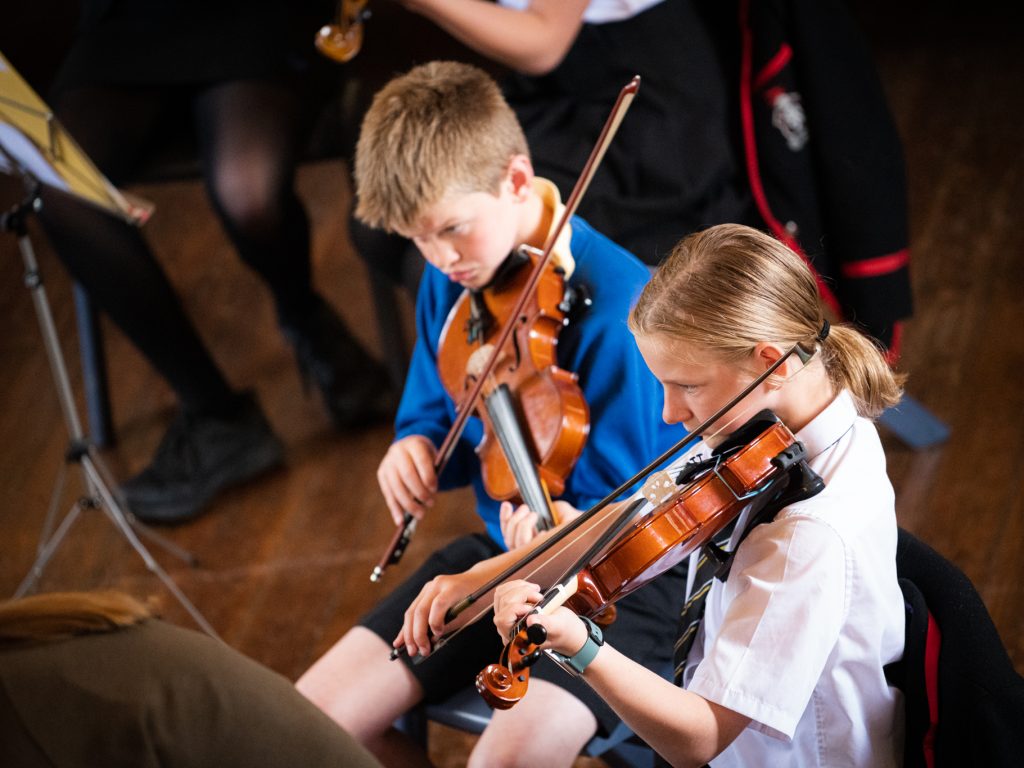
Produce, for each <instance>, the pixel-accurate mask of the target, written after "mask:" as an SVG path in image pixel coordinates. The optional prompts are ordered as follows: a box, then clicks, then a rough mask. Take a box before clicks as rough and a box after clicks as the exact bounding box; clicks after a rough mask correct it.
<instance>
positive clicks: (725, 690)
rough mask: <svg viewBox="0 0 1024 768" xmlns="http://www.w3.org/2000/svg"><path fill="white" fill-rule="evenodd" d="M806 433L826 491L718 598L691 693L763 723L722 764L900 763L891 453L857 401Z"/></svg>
mask: <svg viewBox="0 0 1024 768" xmlns="http://www.w3.org/2000/svg"><path fill="white" fill-rule="evenodd" d="M796 437H797V439H798V440H800V441H801V442H802V443H803V444H804V446H805V447H806V449H807V457H808V463H809V464H810V466H811V468H812V469H813V470H814V471H815V472H817V473H818V474H819V475H820V476H821V477H822V479H823V480H824V481H825V490H824V491H822V492H821V493H819V494H818V495H817V496H814V497H813V498H810V499H807V500H805V501H801V502H798V503H796V504H793V505H791V506H789V507H786V508H785V509H784V510H782V511H781V512H780V513H779V514H778V515H777V516H776V517H775V519H774V521H772V522H770V523H765V524H762V525H759V526H757V527H755V528H754V529H753V530H752V531H751V533H750V534H749V536H748V537H747V539H746V540H745V541H744V542H743V545H742V546H741V547H740V548H739V550H738V551H737V552H736V557H735V559H734V561H733V565H732V570H731V573H730V575H729V577H728V579H727V581H726V582H725V583H722V582H720V581H718V580H716V581H715V582H714V584H713V586H712V588H711V590H710V592H709V593H708V598H707V603H706V609H705V615H704V621H703V623H702V625H701V629H700V632H699V633H698V636H697V639H696V641H695V642H694V645H693V648H692V649H691V651H690V656H689V658H688V660H687V666H686V669H685V670H684V675H683V684H684V686H685V687H686V688H687V689H688V690H690V691H692V692H694V693H696V694H698V695H700V696H702V697H703V698H705V699H707V700H709V701H713V702H715V703H717V704H720V705H722V706H724V707H727V708H729V709H731V710H733V711H735V712H739V713H741V714H743V715H746V716H747V717H750V718H751V724H750V726H749V727H748V728H746V729H745V730H744V731H743V733H741V734H740V735H739V737H738V738H737V739H736V740H735V741H734V742H733V743H732V744H731V745H730V746H729V747H728V748H727V749H726V750H725V751H724V752H723V753H722V754H721V755H720V756H719V757H717V758H716V759H715V760H713V761H712V766H713V767H714V768H721V767H722V766H758V767H759V768H760V767H764V766H787V768H788V767H790V766H794V767H797V766H815V767H816V768H817V767H818V766H865V767H866V766H871V768H885V767H886V766H898V765H899V764H900V763H901V759H900V758H899V757H898V755H899V754H901V752H902V740H903V737H902V730H903V728H902V715H901V714H900V712H901V711H902V706H901V698H900V694H899V692H898V691H896V690H895V689H893V688H890V687H889V685H888V684H887V682H886V680H885V677H884V674H883V670H882V667H883V666H884V665H885V664H888V663H889V662H891V661H894V660H896V659H898V658H900V657H901V656H902V654H903V642H904V608H903V598H902V594H901V592H900V589H899V585H898V583H897V580H896V514H895V504H894V494H893V490H892V485H891V484H890V482H889V479H888V477H887V476H886V473H885V455H884V453H883V451H882V446H881V443H880V441H879V439H878V433H877V432H876V431H875V428H874V425H873V424H871V422H870V421H868V420H866V419H863V418H860V417H858V416H857V413H856V409H855V407H854V404H853V400H852V398H851V396H850V395H849V393H848V392H843V393H841V394H840V395H839V396H838V397H837V398H836V399H835V400H834V401H833V402H832V404H831V405H829V406H828V408H826V409H825V410H824V411H823V412H822V413H821V414H820V415H819V416H818V417H817V418H815V419H814V421H812V422H811V423H810V424H809V425H808V426H807V427H805V428H804V429H802V430H801V431H800V432H799V433H798V434H797V435H796ZM746 516H747V513H746V512H744V513H743V514H742V515H741V516H740V519H739V521H738V523H737V526H736V532H737V533H736V534H734V536H737V537H738V535H739V532H740V531H742V530H743V527H744V523H745V522H746V521H745V518H746ZM732 545H733V546H735V541H733V542H732ZM697 557H699V552H698V553H694V555H691V565H690V572H691V574H692V573H693V572H694V571H695V570H696V558H697ZM691 588H692V585H691Z"/></svg>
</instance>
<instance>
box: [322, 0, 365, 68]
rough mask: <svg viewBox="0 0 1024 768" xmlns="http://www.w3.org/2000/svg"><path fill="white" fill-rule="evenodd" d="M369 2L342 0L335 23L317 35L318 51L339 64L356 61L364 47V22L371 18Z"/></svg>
mask: <svg viewBox="0 0 1024 768" xmlns="http://www.w3.org/2000/svg"><path fill="white" fill-rule="evenodd" d="M367 2H369V0H340V2H339V3H338V13H337V16H336V18H335V20H334V22H333V23H330V24H324V25H323V26H322V27H320V29H319V30H318V31H317V33H316V38H315V39H314V41H313V44H314V45H315V46H316V49H317V50H318V51H320V53H322V54H323V55H324V56H326V57H327V58H329V59H333V60H334V61H336V62H338V63H339V64H344V63H345V62H348V61H351V60H352V59H354V58H355V56H356V54H357V53H359V50H360V48H362V47H363V22H364V21H365V20H366V19H368V18H369V17H370V11H369V10H368V9H367V7H366V4H367Z"/></svg>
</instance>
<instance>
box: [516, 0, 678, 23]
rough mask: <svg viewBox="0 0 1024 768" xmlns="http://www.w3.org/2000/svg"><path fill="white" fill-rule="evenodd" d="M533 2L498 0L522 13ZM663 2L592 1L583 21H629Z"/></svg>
mask: <svg viewBox="0 0 1024 768" xmlns="http://www.w3.org/2000/svg"><path fill="white" fill-rule="evenodd" d="M532 1H533V0H498V3H499V4H500V5H504V6H505V7H506V8H514V9H515V10H517V11H522V10H524V9H526V8H528V7H529V6H530V3H531V2H532ZM661 2H664V0H592V2H591V3H590V5H588V6H587V10H585V11H584V12H583V21H585V22H586V23H587V24H605V23H607V22H609V21H623V20H624V19H631V18H633V17H634V16H636V15H637V14H639V13H641V12H642V11H646V10H647V9H648V8H651V7H653V6H655V5H657V4H658V3H661Z"/></svg>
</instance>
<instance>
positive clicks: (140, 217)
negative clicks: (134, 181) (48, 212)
mask: <svg viewBox="0 0 1024 768" xmlns="http://www.w3.org/2000/svg"><path fill="white" fill-rule="evenodd" d="M0 147H2V148H3V149H4V150H5V153H4V154H7V155H10V156H12V157H13V158H14V160H15V161H16V162H17V164H18V166H19V168H15V169H11V168H9V166H10V161H9V159H8V158H5V156H4V154H0V170H3V171H18V170H25V171H28V172H29V173H31V174H32V175H33V176H34V177H35V178H37V179H38V180H39V181H41V182H42V183H44V184H49V185H51V186H55V187H58V188H60V189H64V190H67V191H69V192H72V193H74V194H76V195H78V196H79V197H81V198H83V199H85V200H87V201H89V202H90V203H92V204H94V205H97V206H99V207H100V208H104V209H106V210H108V211H110V212H111V213H113V214H116V215H118V216H121V217H123V218H126V219H128V220H129V221H131V222H134V223H142V222H144V221H145V220H146V219H148V218H149V215H150V214H151V213H152V211H153V206H152V205H151V204H150V203H147V202H146V201H144V200H140V199H138V198H135V197H132V198H131V199H129V198H128V197H126V196H125V194H124V193H122V192H120V191H119V190H118V189H117V188H116V187H114V185H113V184H111V183H110V182H109V181H107V179H106V177H104V176H103V174H102V173H100V171H99V169H98V168H97V167H96V166H95V165H93V163H92V161H91V160H90V159H89V158H88V157H87V156H86V154H85V153H84V152H83V151H82V150H81V148H80V147H79V146H78V145H77V144H76V143H75V141H74V139H72V138H71V136H70V135H69V134H68V133H67V131H65V130H64V128H63V127H62V126H61V124H60V122H59V121H58V120H57V119H56V118H55V117H54V115H53V112H52V110H51V109H50V108H49V107H48V106H47V105H46V102H44V101H43V100H42V99H41V98H39V96H38V95H37V94H36V92H35V91H34V90H32V87H31V86H30V85H29V84H28V83H26V82H25V80H24V79H23V78H22V77H21V75H19V74H18V73H17V71H16V70H15V69H14V67H12V66H11V63H10V62H9V61H8V60H7V59H6V58H5V57H4V55H3V54H2V53H0Z"/></svg>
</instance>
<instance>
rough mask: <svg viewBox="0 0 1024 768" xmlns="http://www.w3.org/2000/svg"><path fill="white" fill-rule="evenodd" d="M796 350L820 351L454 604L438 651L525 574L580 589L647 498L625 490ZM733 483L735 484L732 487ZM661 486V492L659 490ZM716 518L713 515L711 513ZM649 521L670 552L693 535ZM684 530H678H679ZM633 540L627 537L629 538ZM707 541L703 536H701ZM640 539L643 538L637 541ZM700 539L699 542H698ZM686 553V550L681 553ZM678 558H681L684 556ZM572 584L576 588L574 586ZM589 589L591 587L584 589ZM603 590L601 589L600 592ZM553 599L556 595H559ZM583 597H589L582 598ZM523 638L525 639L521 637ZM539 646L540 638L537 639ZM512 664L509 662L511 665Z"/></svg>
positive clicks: (623, 589) (566, 589) (655, 495)
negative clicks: (579, 580) (784, 369)
mask: <svg viewBox="0 0 1024 768" xmlns="http://www.w3.org/2000/svg"><path fill="white" fill-rule="evenodd" d="M793 354H796V355H797V356H798V357H799V358H800V359H801V360H802V361H803V363H804V364H806V363H808V362H809V361H810V359H811V357H812V356H813V354H814V350H807V349H804V348H803V347H802V346H801V345H799V344H797V345H794V346H793V347H792V348H790V349H789V350H788V351H787V352H786V353H785V354H783V355H781V356H780V357H779V359H778V360H776V361H775V362H774V363H772V364H771V365H770V366H768V367H767V368H766V369H765V370H764V371H762V372H761V374H759V375H758V376H757V377H756V378H755V379H754V380H753V381H751V382H750V383H749V384H747V386H746V387H744V388H743V390H742V391H741V392H739V393H738V394H737V395H736V396H735V397H734V398H733V399H732V400H730V401H729V402H728V403H726V404H725V405H723V406H722V407H721V408H720V409H719V410H718V411H716V412H715V413H714V414H712V415H711V416H710V417H708V419H707V420H706V421H704V422H703V423H702V424H700V425H699V426H698V427H696V428H695V429H694V430H693V431H692V432H689V433H687V434H686V435H683V437H682V438H680V439H679V440H678V441H677V442H676V443H675V445H673V446H672V447H670V448H669V449H668V450H666V451H665V452H663V453H662V454H661V455H660V456H658V457H656V458H655V459H653V460H652V461H651V462H650V463H648V464H647V466H645V467H643V468H642V469H641V470H640V471H639V472H637V473H636V474H635V475H633V476H632V477H630V478H629V479H627V480H625V481H624V482H623V483H621V484H620V485H619V486H618V487H617V488H615V489H613V490H612V491H610V492H609V493H608V495H607V496H605V497H604V498H603V499H601V500H600V501H599V502H597V504H595V505H594V506H592V507H591V508H590V509H588V510H587V511H586V512H584V513H583V514H582V515H580V516H579V517H578V518H576V519H575V520H573V521H572V522H571V523H568V524H567V525H565V526H563V527H562V528H561V529H560V530H559V531H558V532H557V533H555V534H554V535H551V536H549V537H547V538H546V539H544V540H541V541H539V542H538V543H537V544H536V545H535V546H534V547H533V548H532V549H531V550H530V551H529V552H528V553H527V554H526V555H525V556H524V557H522V558H520V559H519V560H518V561H517V562H515V563H514V564H512V565H511V566H510V567H508V568H507V569H505V570H504V571H502V572H501V573H499V574H497V575H496V576H494V577H493V578H492V579H490V580H489V581H487V582H486V583H485V584H483V585H481V586H480V587H479V588H478V589H476V590H474V591H473V592H472V593H471V594H469V595H467V596H466V597H464V598H462V599H461V600H460V601H459V602H458V603H456V604H455V605H453V606H452V607H451V608H450V609H449V610H448V613H447V614H446V615H445V629H444V632H442V633H441V634H440V635H439V636H438V637H436V638H434V642H433V647H434V650H437V649H439V648H440V647H442V646H443V645H445V644H446V643H447V642H448V641H449V640H451V639H452V638H453V637H454V636H455V635H457V634H458V633H459V632H461V631H462V629H464V628H465V627H467V626H469V625H470V624H472V623H474V622H475V621H478V620H479V619H480V618H482V617H483V616H484V615H485V614H486V613H488V612H489V611H490V609H491V607H492V605H493V600H494V591H495V589H496V588H497V587H498V586H499V585H501V584H502V583H504V582H505V581H508V580H510V579H525V580H528V581H531V582H533V583H535V584H539V585H540V586H541V588H542V589H544V590H548V589H550V588H553V587H554V588H555V590H556V592H561V593H563V594H564V597H563V601H564V599H566V598H567V597H569V595H570V594H571V593H572V592H574V591H578V585H573V584H571V583H570V582H571V580H572V579H573V578H574V577H575V576H576V574H577V573H580V572H581V571H582V570H583V569H584V567H586V566H588V565H589V564H591V563H592V562H594V561H595V560H596V559H597V558H598V556H599V555H603V553H604V550H605V547H608V546H609V545H610V544H611V543H612V542H613V541H615V540H616V538H617V537H618V536H619V535H620V534H622V533H623V532H624V531H627V529H628V526H629V525H630V523H632V522H633V517H634V515H635V513H636V511H637V509H638V508H639V507H640V506H641V505H642V504H643V502H644V500H645V499H644V498H643V497H641V498H638V499H635V500H633V501H632V502H630V503H628V504H627V503H625V502H620V503H615V500H616V499H619V498H621V497H622V496H623V494H625V493H627V492H628V491H630V490H632V489H633V488H634V487H635V486H637V484H638V483H640V482H641V481H642V480H644V479H645V478H648V476H650V475H651V474H652V473H653V472H655V470H658V469H660V468H662V467H663V466H665V465H666V464H667V463H668V462H669V461H670V460H671V459H672V458H673V457H674V456H675V455H676V454H678V453H679V452H680V451H682V450H683V449H684V448H687V447H689V446H690V445H693V444H694V443H695V442H696V440H697V439H698V438H700V437H703V436H704V434H705V433H706V432H707V431H708V430H709V429H710V427H711V426H712V425H715V424H716V423H717V422H718V421H719V420H720V419H721V418H722V417H723V416H724V415H725V414H727V413H729V412H730V411H731V410H732V409H733V408H735V407H736V405H737V404H738V403H739V402H740V401H742V400H743V399H744V398H745V397H747V395H749V394H750V393H751V392H753V391H754V390H755V389H756V388H757V387H758V386H760V385H761V384H762V383H763V382H764V381H765V380H766V379H767V378H768V377H769V376H770V375H772V374H773V373H774V372H775V371H776V370H777V369H778V368H779V366H781V365H782V364H783V363H784V362H785V361H786V360H787V359H789V357H790V356H791V355H793ZM666 487H667V488H669V489H670V490H671V489H674V488H675V483H674V482H673V483H670V484H669V485H667V486H666V484H665V483H664V482H663V481H661V480H660V479H659V480H656V481H655V482H653V483H649V484H648V485H647V486H645V488H644V495H645V496H647V497H648V498H649V499H650V500H652V503H656V504H657V505H661V504H663V503H664V502H666V501H667V500H666V499H665V491H664V489H665V488H666ZM729 487H730V488H731V486H729ZM659 488H660V489H661V490H660V491H659V490H658V489H659ZM702 514H703V517H702V518H698V519H704V518H708V519H710V517H709V516H708V515H707V513H706V511H705V512H703V513H702ZM711 517H713V516H711ZM643 520H644V521H647V522H646V523H641V522H639V521H638V522H637V525H638V526H641V527H642V528H644V529H645V530H649V531H650V534H651V535H652V536H657V537H660V539H661V542H660V543H661V544H663V545H664V547H665V549H666V551H669V552H670V551H671V550H672V549H673V547H676V546H678V545H681V544H683V543H685V542H686V541H689V539H680V538H679V537H678V536H676V538H673V533H672V531H673V530H674V529H673V526H674V524H675V523H674V518H671V517H670V518H666V519H665V521H664V522H665V523H668V525H669V528H668V530H667V532H666V529H665V528H664V527H663V525H662V524H661V523H660V522H659V523H658V524H654V519H653V518H651V517H649V516H647V515H645V517H644V518H643ZM677 533H678V532H677ZM629 540H630V539H629V538H628V537H627V540H626V541H627V542H628V541H629ZM696 541H697V542H698V543H699V541H703V538H702V537H701V538H698V539H697V540H696ZM637 543H639V542H637ZM698 543H695V544H694V546H698ZM638 551H639V550H637V549H634V544H624V545H623V549H621V552H622V553H623V557H629V558H633V557H637V556H638V555H637V553H638ZM683 556H685V555H680V556H679V558H681V557H683ZM679 558H677V559H676V561H675V562H678V559H679ZM640 560H641V561H642V563H641V565H643V564H644V563H646V565H644V566H643V567H645V568H655V569H660V570H656V572H657V573H660V572H661V571H663V570H665V569H667V568H668V567H671V565H670V564H667V563H668V561H667V560H665V559H664V555H658V554H657V553H654V554H652V553H651V552H650V551H648V552H646V554H644V555H643V556H642V557H640ZM601 564H602V567H601V568H600V569H599V573H600V574H601V577H602V578H607V577H608V575H609V574H611V573H612V570H613V569H615V568H617V567H618V566H616V565H615V563H614V561H612V560H606V559H602V560H601ZM641 570H642V568H641V567H639V566H638V565H636V564H634V565H633V566H632V571H633V572H634V574H636V575H633V576H631V577H629V578H628V579H626V580H625V581H624V582H621V583H620V585H619V589H618V592H619V594H618V595H617V596H616V599H617V598H618V597H622V596H624V595H625V594H628V592H630V591H633V589H635V588H636V585H639V583H640V581H639V578H640V575H639V573H640V571H641ZM625 572H628V571H626V570H624V569H623V570H621V571H620V578H621V573H625ZM610 581H611V579H608V580H607V582H606V584H604V585H603V589H604V592H605V594H606V596H611V595H612V594H613V593H614V591H615V590H614V589H613V588H609V587H608V583H610ZM570 587H571V591H570ZM584 593H586V590H584ZM597 594H598V595H600V592H597ZM551 599H554V598H553V597H552V598H551ZM580 599H581V600H583V599H584V598H582V597H581V598H580ZM602 601H603V600H602V598H601V597H598V598H596V599H593V600H591V602H592V603H593V604H597V603H599V602H602ZM521 639H523V638H520V640H521ZM534 644H535V645H536V644H537V643H534ZM526 647H528V646H525V647H524V646H522V645H521V646H520V648H519V650H524V649H525V648H526ZM402 652H403V648H401V647H400V648H397V649H395V650H394V651H393V652H392V658H396V657H397V656H398V655H400V654H401V653H402ZM516 653H517V655H518V656H521V657H522V658H527V657H529V656H530V653H532V651H528V652H526V653H523V654H518V651H517V652H516ZM507 669H508V667H507V665H506V670H507Z"/></svg>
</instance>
